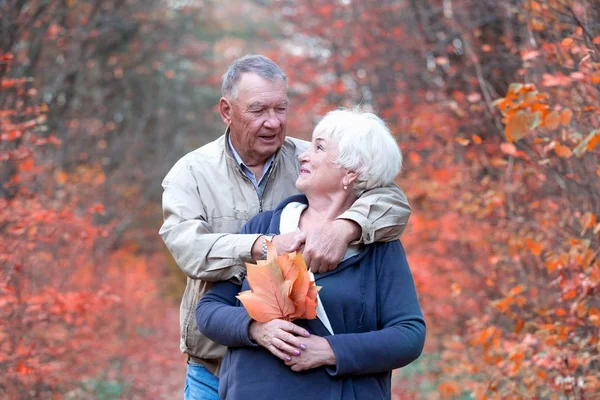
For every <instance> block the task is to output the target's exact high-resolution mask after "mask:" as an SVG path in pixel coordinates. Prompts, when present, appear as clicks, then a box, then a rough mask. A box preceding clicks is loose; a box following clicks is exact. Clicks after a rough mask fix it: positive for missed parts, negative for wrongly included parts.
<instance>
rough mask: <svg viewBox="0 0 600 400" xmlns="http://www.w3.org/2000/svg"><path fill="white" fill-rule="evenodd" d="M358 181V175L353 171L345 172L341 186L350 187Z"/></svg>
mask: <svg viewBox="0 0 600 400" xmlns="http://www.w3.org/2000/svg"><path fill="white" fill-rule="evenodd" d="M357 179H358V173H357V172H354V171H347V172H346V175H344V178H343V179H342V184H343V185H345V186H351V185H352V184H353V183H354V181H356V180H357Z"/></svg>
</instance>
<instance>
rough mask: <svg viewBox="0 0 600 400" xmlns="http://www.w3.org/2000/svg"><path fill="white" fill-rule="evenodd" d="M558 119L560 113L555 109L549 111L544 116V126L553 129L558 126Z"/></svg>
mask: <svg viewBox="0 0 600 400" xmlns="http://www.w3.org/2000/svg"><path fill="white" fill-rule="evenodd" d="M560 121H561V119H560V115H559V114H558V113H557V112H556V111H552V112H551V113H549V114H548V115H546V118H544V125H545V126H546V128H548V129H550V130H554V129H556V128H558V125H559V124H560Z"/></svg>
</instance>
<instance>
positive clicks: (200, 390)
mask: <svg viewBox="0 0 600 400" xmlns="http://www.w3.org/2000/svg"><path fill="white" fill-rule="evenodd" d="M183 398H184V399H185V400H220V397H219V378H217V377H216V376H214V375H213V374H211V373H210V372H209V371H208V370H207V369H206V367H204V365H201V364H194V363H190V362H188V367H187V375H186V377H185V388H184V389H183Z"/></svg>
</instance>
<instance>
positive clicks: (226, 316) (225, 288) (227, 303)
mask: <svg viewBox="0 0 600 400" xmlns="http://www.w3.org/2000/svg"><path fill="white" fill-rule="evenodd" d="M240 290H241V285H237V284H235V283H233V282H217V283H215V284H214V285H213V286H212V287H211V288H210V290H209V291H208V292H207V293H206V294H205V295H204V296H203V297H202V299H201V300H200V303H198V306H197V307H196V324H197V325H198V329H199V330H200V332H201V333H202V334H203V335H204V336H206V337H207V338H209V339H210V340H212V341H214V342H216V343H219V344H222V345H224V346H227V347H241V346H257V344H256V343H254V342H253V341H252V340H251V339H250V337H249V335H248V328H249V326H250V322H252V319H251V318H250V316H249V315H248V312H247V311H246V309H245V308H244V307H237V306H236V304H237V300H236V297H235V296H237V294H238V293H239V292H240Z"/></svg>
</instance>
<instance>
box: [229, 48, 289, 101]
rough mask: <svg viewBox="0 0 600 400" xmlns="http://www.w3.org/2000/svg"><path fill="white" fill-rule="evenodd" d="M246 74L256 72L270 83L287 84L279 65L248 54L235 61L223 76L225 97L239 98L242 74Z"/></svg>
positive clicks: (264, 58)
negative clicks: (275, 81)
mask: <svg viewBox="0 0 600 400" xmlns="http://www.w3.org/2000/svg"><path fill="white" fill-rule="evenodd" d="M246 72H254V73H255V74H258V75H260V76H262V77H263V78H265V79H268V80H270V81H274V80H277V79H283V81H284V82H285V83H286V84H287V76H286V75H285V73H284V72H283V71H282V70H281V68H279V66H278V65H277V64H275V63H274V62H273V61H271V60H270V59H268V58H267V57H265V56H261V55H260V54H248V55H245V56H243V57H240V58H238V59H237V60H235V61H234V62H233V63H232V64H231V65H230V66H229V69H228V70H227V72H225V74H224V75H223V84H222V86H221V94H222V96H223V97H229V98H235V97H237V95H238V93H237V92H238V84H239V83H240V79H241V77H242V74H244V73H246Z"/></svg>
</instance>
